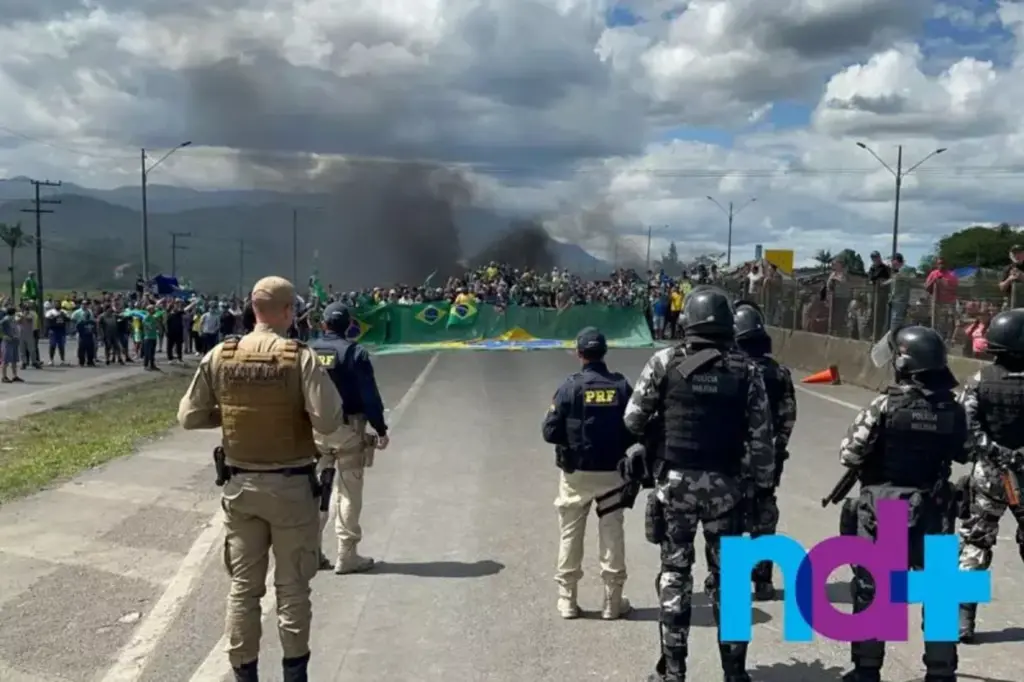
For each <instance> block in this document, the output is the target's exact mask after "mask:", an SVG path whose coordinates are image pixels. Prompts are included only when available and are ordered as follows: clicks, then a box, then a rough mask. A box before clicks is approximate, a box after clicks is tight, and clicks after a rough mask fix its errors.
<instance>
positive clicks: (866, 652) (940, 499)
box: [839, 384, 974, 680]
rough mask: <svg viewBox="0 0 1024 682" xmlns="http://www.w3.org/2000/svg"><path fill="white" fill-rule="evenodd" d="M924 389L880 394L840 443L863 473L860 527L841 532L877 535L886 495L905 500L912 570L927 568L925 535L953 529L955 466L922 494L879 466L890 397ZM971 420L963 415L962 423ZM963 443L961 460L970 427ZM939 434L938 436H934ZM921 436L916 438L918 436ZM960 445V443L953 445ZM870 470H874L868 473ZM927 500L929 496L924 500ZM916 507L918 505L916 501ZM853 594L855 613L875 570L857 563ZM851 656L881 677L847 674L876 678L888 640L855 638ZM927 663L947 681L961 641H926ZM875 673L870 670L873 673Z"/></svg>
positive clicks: (868, 595) (842, 457)
mask: <svg viewBox="0 0 1024 682" xmlns="http://www.w3.org/2000/svg"><path fill="white" fill-rule="evenodd" d="M917 390H920V389H918V388H917V387H916V386H908V385H902V384H900V385H895V386H893V387H891V388H890V389H889V390H888V391H887V392H886V393H884V394H882V395H880V396H877V397H876V398H875V399H874V400H872V401H871V403H870V404H869V405H868V406H867V407H865V408H864V409H863V410H861V411H860V412H859V413H858V414H857V416H856V418H855V419H854V421H853V423H852V424H851V425H850V428H849V430H848V431H847V434H846V436H845V437H844V438H843V440H842V443H841V444H840V446H839V461H840V463H842V465H843V466H844V467H847V468H849V469H855V470H859V471H861V472H862V476H861V489H860V495H859V497H858V498H856V500H855V501H853V505H854V506H853V508H854V510H855V513H856V524H855V528H847V527H845V524H843V523H841V524H840V526H841V528H840V530H841V531H842V532H843V533H856V535H858V536H860V537H864V538H869V539H874V537H875V532H876V529H877V517H876V514H875V504H876V503H877V502H878V501H880V500H883V499H902V500H905V501H907V502H909V503H910V504H911V505H912V509H911V512H910V518H911V519H912V522H911V523H912V524H913V525H912V526H911V528H910V544H909V552H910V556H909V557H908V559H907V565H908V567H909V568H910V569H921V568H923V567H924V546H923V545H924V536H925V535H938V534H943V533H951V532H952V524H951V522H950V520H949V519H950V518H951V517H950V515H949V514H948V512H947V510H949V509H950V508H951V507H952V498H951V488H950V486H949V484H948V479H949V475H950V473H951V470H952V469H951V465H950V463H947V464H946V466H945V473H944V475H943V476H940V481H939V482H938V483H937V484H936V485H935V487H934V488H931V489H929V490H927V491H924V492H927V493H928V494H927V495H924V496H922V494H921V493H922V490H921V489H920V488H912V487H904V486H896V485H893V484H891V483H876V482H875V481H874V480H873V479H874V478H876V477H877V478H884V476H880V477H879V476H877V475H876V474H875V470H876V468H877V465H878V461H879V459H880V458H881V457H884V456H888V455H887V454H885V452H884V450H883V449H882V448H884V447H885V445H884V439H883V438H882V436H883V433H884V432H885V428H886V419H887V418H889V415H891V414H893V409H899V408H893V407H892V406H891V404H890V403H891V401H893V400H894V399H896V400H899V399H901V398H902V397H903V396H907V395H909V394H911V392H912V391H917ZM965 422H966V418H963V422H962V423H961V424H962V425H963V423H965ZM963 432H964V434H963V435H964V441H963V446H962V450H961V452H962V456H961V457H960V458H957V460H956V461H961V460H962V461H965V462H966V460H967V457H968V456H969V453H970V451H971V448H972V447H973V443H974V439H973V437H972V435H971V433H970V431H969V430H968V429H966V428H965V427H964V428H963ZM931 435H934V434H931ZM915 437H916V436H915ZM953 447H954V448H955V446H953ZM865 472H870V473H865ZM925 498H926V499H925ZM915 504H916V505H917V508H916V509H915V508H913V507H914V505H915ZM850 592H851V596H852V601H853V610H854V612H855V613H859V612H860V611H863V610H865V609H866V608H867V607H868V606H869V605H870V604H871V600H872V598H873V597H874V594H875V583H874V580H873V578H872V576H871V573H870V572H868V571H866V570H864V569H862V568H860V567H858V566H854V567H853V581H852V582H851V585H850ZM851 658H852V660H853V663H854V665H855V666H856V667H857V668H858V672H855V673H851V675H856V674H860V675H865V674H866V673H867V674H875V675H876V677H868V676H863V677H853V676H850V675H848V676H847V678H844V679H857V680H862V679H863V680H875V679H878V678H877V672H878V671H879V670H881V668H882V665H883V662H884V658H885V643H884V642H880V641H877V640H871V641H864V642H852V643H851ZM923 660H924V662H925V665H926V666H927V668H928V677H926V679H927V680H933V679H934V680H947V679H954V678H952V677H950V676H951V675H955V672H956V668H957V662H958V659H957V652H956V644H955V643H950V642H925V645H924V659H923ZM869 671H870V672H869Z"/></svg>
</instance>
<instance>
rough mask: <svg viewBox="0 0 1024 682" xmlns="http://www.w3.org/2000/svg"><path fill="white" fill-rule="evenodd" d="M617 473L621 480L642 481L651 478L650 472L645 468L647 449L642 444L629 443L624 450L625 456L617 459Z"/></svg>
mask: <svg viewBox="0 0 1024 682" xmlns="http://www.w3.org/2000/svg"><path fill="white" fill-rule="evenodd" d="M618 470H619V475H620V476H622V480H624V481H628V482H630V483H643V482H644V481H646V480H648V479H650V478H651V472H650V471H649V470H648V468H647V450H646V449H644V446H643V445H640V444H636V445H631V446H630V448H629V449H628V450H626V456H625V457H624V458H622V459H621V460H619V464H618Z"/></svg>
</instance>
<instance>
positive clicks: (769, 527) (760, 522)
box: [748, 357, 796, 599]
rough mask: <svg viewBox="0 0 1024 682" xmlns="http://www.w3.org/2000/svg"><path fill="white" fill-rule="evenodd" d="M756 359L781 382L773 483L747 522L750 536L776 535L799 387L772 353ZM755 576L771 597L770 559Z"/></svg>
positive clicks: (760, 589)
mask: <svg viewBox="0 0 1024 682" xmlns="http://www.w3.org/2000/svg"><path fill="white" fill-rule="evenodd" d="M753 360H754V362H755V363H757V364H759V365H762V364H767V363H772V365H773V367H771V368H768V367H765V371H766V372H767V371H774V372H776V381H778V384H779V398H778V404H777V405H773V406H772V407H773V410H772V434H773V435H774V437H775V443H774V446H775V447H774V450H775V480H774V486H773V490H772V493H771V495H765V496H763V497H761V498H760V499H758V501H757V504H756V505H753V508H752V510H751V518H750V520H749V522H748V526H749V528H750V537H752V538H757V537H761V536H762V535H774V534H775V531H776V529H777V528H778V525H779V501H778V498H777V497H776V495H775V490H774V489H775V488H778V487H779V484H780V483H781V482H782V469H783V466H784V464H785V461H786V460H787V459H788V458H789V439H790V437H791V436H792V435H793V427H794V426H795V425H796V389H795V388H793V375H792V374H791V373H790V371H789V369H788V368H786V367H785V366H783V365H780V364H779V363H778V362H776V361H775V360H774V359H772V358H770V357H763V358H753ZM753 579H754V586H755V592H756V593H757V596H758V598H759V599H770V598H772V597H773V596H774V593H775V590H774V588H773V587H772V564H771V562H770V561H763V562H761V563H759V564H758V565H757V567H756V568H754V573H753Z"/></svg>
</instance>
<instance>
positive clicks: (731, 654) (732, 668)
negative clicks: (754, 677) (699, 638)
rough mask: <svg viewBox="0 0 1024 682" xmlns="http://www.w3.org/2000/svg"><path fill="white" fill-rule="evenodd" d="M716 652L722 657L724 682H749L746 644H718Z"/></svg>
mask: <svg viewBox="0 0 1024 682" xmlns="http://www.w3.org/2000/svg"><path fill="white" fill-rule="evenodd" d="M718 652H719V654H720V655H721V657H722V673H723V675H722V679H723V680H724V682H750V675H749V674H747V643H746V642H719V643H718Z"/></svg>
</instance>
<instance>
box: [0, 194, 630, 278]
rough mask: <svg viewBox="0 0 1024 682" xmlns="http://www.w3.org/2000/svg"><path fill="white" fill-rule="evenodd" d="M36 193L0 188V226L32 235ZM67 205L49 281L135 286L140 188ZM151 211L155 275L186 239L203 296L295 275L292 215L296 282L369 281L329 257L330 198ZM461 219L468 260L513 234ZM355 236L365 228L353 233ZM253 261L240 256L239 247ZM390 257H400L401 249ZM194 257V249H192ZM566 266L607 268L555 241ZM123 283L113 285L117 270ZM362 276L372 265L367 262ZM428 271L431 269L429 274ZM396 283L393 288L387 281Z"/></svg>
mask: <svg viewBox="0 0 1024 682" xmlns="http://www.w3.org/2000/svg"><path fill="white" fill-rule="evenodd" d="M31 191H32V187H31V185H30V184H28V183H27V181H25V182H18V181H17V179H14V180H12V181H8V182H0V202H2V203H0V223H17V222H19V221H20V222H21V223H22V225H23V226H24V227H25V229H26V230H27V231H28V232H29V233H34V230H35V216H33V215H32V214H30V213H24V212H22V211H23V209H30V208H31V207H32V203H31V201H29V200H28V199H29V197H31ZM46 198H48V199H56V200H59V201H61V204H60V205H57V206H49V207H48V208H52V209H54V213H52V214H46V215H44V216H43V217H42V235H43V244H44V251H43V280H44V285H45V286H49V287H55V288H73V287H117V286H121V287H123V286H126V285H128V284H130V283H131V282H133V281H134V278H135V276H136V274H137V273H138V272H140V271H141V255H140V254H141V251H142V227H141V226H142V216H141V212H140V211H139V205H140V204H141V197H140V190H139V188H138V187H134V188H132V187H121V188H117V189H113V190H95V189H88V188H83V187H79V186H77V185H73V184H65V185H63V186H61V187H60V188H59V190H58V191H51V192H49V193H48V194H47V195H46ZM147 200H148V204H149V207H150V211H149V240H150V245H149V258H150V272H151V273H160V272H164V273H169V272H170V271H171V265H172V257H171V242H172V240H171V236H170V235H171V232H172V231H175V232H188V233H190V234H191V237H189V238H182V239H180V240H179V247H184V248H181V249H179V251H178V252H177V254H176V255H177V258H176V260H177V270H178V274H179V275H181V276H183V277H185V278H187V279H190V280H192V281H193V282H194V283H195V284H196V286H198V287H200V288H208V289H214V290H218V291H226V290H233V289H235V288H237V287H238V285H239V282H240V274H241V276H242V278H243V280H244V281H243V284H242V286H243V287H248V286H250V285H251V283H252V280H253V279H254V278H256V277H258V276H262V275H265V274H267V273H271V272H276V273H280V274H284V275H286V276H291V275H292V269H293V256H292V252H293V248H292V229H291V225H292V213H293V209H294V208H296V207H299V208H300V211H299V239H298V258H297V264H298V275H299V278H300V279H301V280H305V278H306V277H307V276H308V275H309V274H310V273H311V272H312V271H313V268H314V267H317V269H318V270H319V272H320V273H321V276H322V278H323V279H324V280H326V281H329V282H333V283H335V284H336V285H338V286H341V287H345V288H347V287H350V286H362V285H367V284H370V282H351V281H346V271H347V269H348V268H347V267H346V264H347V263H350V262H351V260H350V259H351V258H353V257H355V258H358V257H359V255H358V254H354V255H353V254H345V255H344V256H338V255H335V254H331V253H327V251H328V250H330V249H328V248H327V246H326V245H328V244H334V243H337V240H336V239H335V238H334V237H335V236H336V234H337V230H338V229H339V227H338V225H336V224H331V223H332V221H333V222H337V221H339V220H342V219H343V218H337V217H331V218H325V217H323V216H322V215H321V214H320V212H318V211H316V210H312V209H313V208H314V207H316V206H320V205H324V204H325V203H326V202H327V200H328V198H326V197H319V196H317V195H313V194H306V195H289V194H282V193H276V192H266V191H258V190H256V191H242V190H238V191H235V190H228V191H209V192H201V191H197V190H191V189H184V188H178V187H168V186H160V185H152V186H150V187H149V190H148V195H147ZM454 220H455V224H456V226H457V229H458V233H459V242H460V245H461V247H462V252H463V254H464V256H465V257H466V258H471V257H472V256H473V255H475V254H477V253H480V252H481V251H483V250H484V249H485V248H487V247H488V246H489V245H490V244H491V243H492V242H494V241H495V240H496V239H497V238H499V237H500V236H501V235H502V234H503V232H505V231H506V230H507V229H508V227H509V224H510V217H509V216H505V215H502V214H500V213H497V212H495V211H491V210H488V209H485V208H480V207H468V208H456V209H455V211H454ZM344 228H345V229H348V230H350V231H351V230H357V229H358V228H359V226H357V225H345V226H344ZM241 239H244V240H245V248H246V253H245V255H244V257H242V256H240V240H241ZM388 248H395V249H402V248H403V244H401V243H396V244H394V245H393V246H389V247H388ZM186 249H187V250H186ZM551 250H552V253H553V254H554V255H555V256H556V258H557V260H558V263H559V264H560V265H562V266H564V267H569V268H571V269H573V270H576V271H580V272H604V271H606V270H609V269H610V266H609V265H608V264H607V263H604V262H602V261H600V260H598V259H596V258H594V257H593V256H591V255H590V254H589V253H587V252H586V251H584V250H583V249H581V248H580V247H578V246H575V245H572V244H562V243H559V242H554V241H553V242H552V246H551ZM126 264H127V266H126V267H125V268H123V272H124V279H118V278H115V276H114V271H115V269H116V268H118V266H123V265H126ZM359 265H360V266H362V267H361V268H360V269H361V270H362V271H366V269H367V267H370V269H371V270H372V264H370V265H369V266H368V265H367V264H365V263H362V262H360V263H359ZM428 265H429V264H427V263H424V264H423V267H424V268H426V269H427V271H428V272H429V267H428ZM34 267H35V255H34V253H33V250H32V249H24V250H20V251H19V252H18V253H17V254H16V271H17V273H18V277H19V278H20V276H21V275H22V274H23V273H24V272H25V271H26V270H28V269H34ZM381 283H385V284H386V283H388V282H381Z"/></svg>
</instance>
